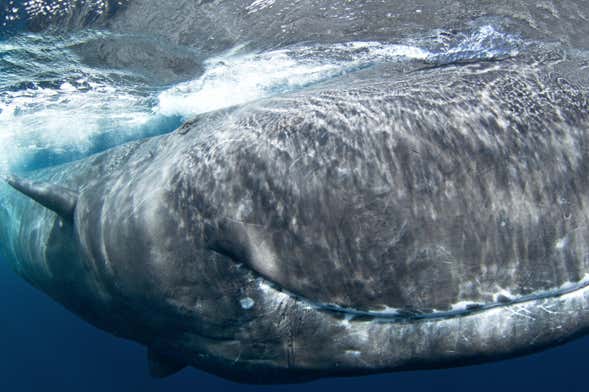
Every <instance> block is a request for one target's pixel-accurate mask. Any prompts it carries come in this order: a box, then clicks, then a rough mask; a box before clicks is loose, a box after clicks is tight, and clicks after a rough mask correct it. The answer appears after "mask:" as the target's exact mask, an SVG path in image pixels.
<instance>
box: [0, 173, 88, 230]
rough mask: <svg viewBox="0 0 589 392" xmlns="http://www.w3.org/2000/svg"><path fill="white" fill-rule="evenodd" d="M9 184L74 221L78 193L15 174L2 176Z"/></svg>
mask: <svg viewBox="0 0 589 392" xmlns="http://www.w3.org/2000/svg"><path fill="white" fill-rule="evenodd" d="M0 178H1V179H2V180H3V181H4V182H6V183H7V184H8V185H10V186H11V187H13V188H14V189H16V190H17V191H19V192H20V193H22V194H24V195H25V196H28V197H30V198H31V199H33V200H35V201H36V202H37V203H39V204H41V205H42V206H44V207H46V208H48V209H50V210H51V211H53V212H55V213H57V214H58V215H60V216H61V217H62V218H64V219H67V220H70V221H73V219H74V210H75V209H76V204H77V202H78V193H77V192H74V191H72V190H71V189H68V188H65V187H63V186H61V185H55V184H49V183H42V182H33V181H30V180H25V179H22V178H19V177H16V176H13V175H2V177H0Z"/></svg>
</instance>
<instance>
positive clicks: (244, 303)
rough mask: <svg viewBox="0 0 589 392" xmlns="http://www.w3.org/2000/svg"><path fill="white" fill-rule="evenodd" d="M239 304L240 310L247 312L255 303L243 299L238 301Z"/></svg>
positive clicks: (247, 298) (246, 298) (249, 299)
mask: <svg viewBox="0 0 589 392" xmlns="http://www.w3.org/2000/svg"><path fill="white" fill-rule="evenodd" d="M239 304H240V305H241V308H242V309H244V310H249V309H251V308H253V307H254V305H255V304H256V302H255V301H254V300H253V299H251V298H250V297H245V298H242V299H240V300H239Z"/></svg>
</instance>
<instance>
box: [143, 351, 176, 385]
mask: <svg viewBox="0 0 589 392" xmlns="http://www.w3.org/2000/svg"><path fill="white" fill-rule="evenodd" d="M147 360H148V362H149V374H150V375H151V376H152V377H155V378H165V377H168V376H171V375H173V374H176V373H178V372H179V371H180V370H182V369H184V368H185V367H186V364H185V363H182V362H178V361H176V360H175V359H174V358H170V357H169V356H167V355H164V354H161V353H159V352H157V351H154V350H152V349H149V350H148V352H147Z"/></svg>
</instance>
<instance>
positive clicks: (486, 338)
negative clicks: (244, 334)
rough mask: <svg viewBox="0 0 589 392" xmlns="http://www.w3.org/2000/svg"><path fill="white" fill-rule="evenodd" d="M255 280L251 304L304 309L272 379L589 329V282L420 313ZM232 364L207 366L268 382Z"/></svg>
mask: <svg viewBox="0 0 589 392" xmlns="http://www.w3.org/2000/svg"><path fill="white" fill-rule="evenodd" d="M257 283H258V285H259V287H260V289H261V290H262V291H263V293H264V295H263V297H264V300H263V301H262V303H260V304H258V303H256V304H255V305H254V307H258V306H260V307H261V308H260V309H262V310H263V313H264V314H279V313H281V312H283V311H284V309H287V308H288V309H290V311H291V312H294V314H297V315H300V323H301V325H299V330H301V331H304V332H302V333H301V335H300V336H297V337H296V339H294V340H293V341H292V342H291V343H289V345H288V347H289V348H288V351H289V352H288V355H286V354H285V357H288V358H286V359H285V358H283V359H282V360H277V361H276V362H273V363H272V365H271V366H270V367H271V368H272V371H273V372H276V371H278V373H276V374H280V371H284V372H288V376H287V377H286V378H285V380H280V379H272V382H273V383H275V382H288V383H290V382H299V381H308V380H311V379H314V378H317V377H323V376H341V377H346V376H354V375H363V374H374V373H384V372H391V371H401V370H417V369H434V368H445V367H455V366H463V365H469V364H477V363H483V362H487V361H492V360H498V359H506V358H510V357H516V356H520V355H524V354H529V353H532V352H537V351H540V350H542V349H546V348H549V347H551V346H556V345H559V344H562V343H565V342H567V341H570V340H572V339H574V338H576V337H579V336H581V335H583V334H585V333H587V332H588V331H589V284H588V283H587V282H586V281H582V282H579V283H578V284H571V285H570V286H568V287H563V288H560V289H558V290H554V291H548V292H543V293H537V294H534V295H530V296H524V297H520V298H517V299H514V300H512V302H509V303H501V304H490V305H486V306H483V307H479V308H476V309H468V310H467V309H464V310H453V311H449V312H432V313H428V314H420V315H406V314H395V315H393V314H384V315H383V314H382V313H379V312H360V311H356V310H353V309H345V308H339V307H335V306H333V305H321V304H316V303H313V302H310V301H307V300H305V299H303V298H300V297H297V296H296V295H293V294H291V293H288V292H285V291H283V290H280V289H278V288H276V287H275V285H273V284H271V283H268V282H267V281H265V280H263V279H260V278H258V279H257ZM249 305H251V304H248V306H249ZM248 309H249V308H248ZM244 311H249V310H246V309H245V308H244ZM327 358H329V360H326V359H327ZM239 365H240V366H239V368H241V369H247V370H250V369H254V368H256V369H257V368H258V366H259V362H252V363H248V361H247V360H240V363H239ZM232 366H233V370H231V371H227V368H225V369H209V370H211V371H213V372H214V373H217V374H220V375H221V376H223V377H226V378H230V379H233V380H235V381H238V382H245V383H256V384H258V383H266V382H267V380H264V379H260V378H259V377H254V378H252V377H253V376H251V372H250V371H247V370H243V371H237V372H236V369H235V364H232ZM264 367H265V365H264ZM258 371H259V369H258ZM260 374H266V372H264V371H263V370H262V371H260Z"/></svg>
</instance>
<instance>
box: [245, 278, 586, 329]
mask: <svg viewBox="0 0 589 392" xmlns="http://www.w3.org/2000/svg"><path fill="white" fill-rule="evenodd" d="M248 269H249V268H248ZM249 270H250V271H251V272H252V273H253V274H254V275H256V282H257V284H258V287H259V288H260V289H261V290H262V291H263V292H264V293H265V294H270V295H274V296H275V297H276V296H287V297H288V298H290V299H291V300H293V301H295V302H299V303H301V304H302V305H304V306H305V307H307V308H308V309H313V310H316V311H320V312H326V313H330V314H332V315H334V316H338V317H342V318H345V319H346V320H348V321H375V322H391V323H395V322H398V323H403V322H412V321H420V320H443V319H451V318H458V317H466V316H471V315H474V314H477V313H482V312H485V311H487V310H491V309H499V308H509V307H511V306H514V305H523V304H526V303H530V302H534V301H541V300H549V299H553V298H558V297H561V296H563V295H566V294H572V293H575V292H578V291H582V290H583V289H586V288H588V287H589V274H587V275H586V276H585V277H584V278H583V279H582V280H580V281H578V282H575V283H565V284H563V285H562V286H561V287H558V288H555V289H550V290H543V291H537V292H534V293H531V294H526V295H519V296H514V297H511V298H508V297H505V296H501V297H502V298H501V299H500V300H496V301H493V302H487V303H481V302H474V301H473V302H466V301H464V302H462V303H459V304H455V305H453V308H452V309H449V310H418V309H402V308H387V309H385V310H362V309H354V308H350V307H345V306H341V305H337V304H334V303H326V302H318V301H314V300H312V299H309V298H307V297H305V296H302V295H299V294H296V293H294V292H292V291H289V290H287V289H285V288H284V287H282V286H281V285H279V284H278V283H275V282H273V281H271V280H268V279H267V278H265V277H262V276H260V274H258V273H257V272H256V271H253V270H251V269H249ZM546 311H549V310H548V309H547V310H546Z"/></svg>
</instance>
